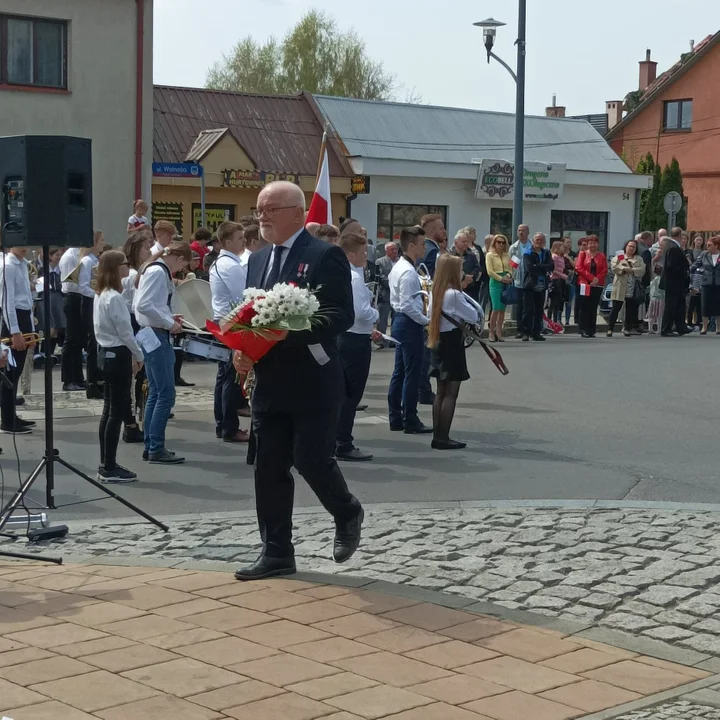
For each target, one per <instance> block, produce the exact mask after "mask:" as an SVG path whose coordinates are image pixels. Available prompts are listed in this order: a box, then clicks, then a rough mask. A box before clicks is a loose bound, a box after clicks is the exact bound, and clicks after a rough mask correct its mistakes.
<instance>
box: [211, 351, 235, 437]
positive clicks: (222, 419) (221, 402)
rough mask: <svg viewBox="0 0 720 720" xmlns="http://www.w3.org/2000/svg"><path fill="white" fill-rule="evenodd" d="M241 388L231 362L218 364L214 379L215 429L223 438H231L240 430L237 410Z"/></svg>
mask: <svg viewBox="0 0 720 720" xmlns="http://www.w3.org/2000/svg"><path fill="white" fill-rule="evenodd" d="M241 397H242V388H241V385H240V383H238V382H237V372H236V371H235V367H234V366H233V364H232V362H221V363H218V369H217V376H216V377H215V402H214V406H213V409H214V413H215V427H216V428H217V429H218V430H219V431H220V432H221V434H222V436H223V437H232V436H233V435H235V433H236V432H237V431H238V430H239V429H240V421H239V420H238V414H237V411H238V408H239V407H240V398H241Z"/></svg>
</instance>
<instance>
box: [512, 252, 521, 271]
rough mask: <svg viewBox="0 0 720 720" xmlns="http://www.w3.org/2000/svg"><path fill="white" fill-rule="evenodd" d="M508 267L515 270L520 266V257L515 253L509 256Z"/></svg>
mask: <svg viewBox="0 0 720 720" xmlns="http://www.w3.org/2000/svg"><path fill="white" fill-rule="evenodd" d="M510 267H511V268H512V269H513V270H516V269H517V268H519V267H520V258H519V257H518V256H517V255H513V256H512V257H511V258H510Z"/></svg>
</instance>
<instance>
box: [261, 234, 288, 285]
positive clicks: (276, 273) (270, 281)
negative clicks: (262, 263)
mask: <svg viewBox="0 0 720 720" xmlns="http://www.w3.org/2000/svg"><path fill="white" fill-rule="evenodd" d="M286 249H287V248H284V247H283V246H282V245H276V246H275V249H274V251H273V264H272V268H271V269H270V274H269V275H268V276H267V280H266V281H265V290H272V288H273V286H274V285H275V283H277V282H278V280H280V266H281V265H282V254H283V252H284V251H285V250H286Z"/></svg>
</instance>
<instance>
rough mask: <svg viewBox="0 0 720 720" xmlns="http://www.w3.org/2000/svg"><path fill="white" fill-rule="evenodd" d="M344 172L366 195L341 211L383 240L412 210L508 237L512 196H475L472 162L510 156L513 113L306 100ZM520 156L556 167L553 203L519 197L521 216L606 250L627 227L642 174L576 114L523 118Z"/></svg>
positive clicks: (633, 221) (620, 240)
mask: <svg viewBox="0 0 720 720" xmlns="http://www.w3.org/2000/svg"><path fill="white" fill-rule="evenodd" d="M315 100H316V102H317V103H318V105H319V106H320V109H321V111H322V112H323V113H324V115H325V116H326V118H327V119H328V120H329V122H330V123H331V125H332V126H333V128H334V130H335V132H336V133H337V135H338V137H339V138H340V141H341V143H342V144H343V145H344V146H345V149H346V151H347V153H348V156H349V161H350V163H351V165H352V167H353V170H354V171H355V172H356V173H357V174H358V175H362V176H365V177H366V179H369V183H368V185H369V193H367V194H359V195H357V197H355V198H353V199H352V202H351V206H350V212H351V214H352V217H354V218H355V219H356V220H358V221H359V222H361V223H362V224H363V225H364V226H365V227H366V228H367V230H368V233H369V235H370V236H371V237H374V238H377V242H378V244H383V243H384V242H386V241H387V240H389V239H391V238H395V239H397V237H398V235H399V232H400V229H401V228H402V227H404V226H406V225H411V224H416V223H417V222H419V220H420V217H422V215H424V214H427V213H429V212H437V213H439V214H440V215H442V216H443V217H444V218H445V223H446V226H447V228H448V233H449V235H450V236H451V237H452V236H453V235H454V233H455V232H456V231H457V230H458V229H460V228H462V227H465V226H468V225H470V226H473V227H475V228H476V230H477V233H478V236H479V237H480V238H482V237H483V236H484V235H486V234H489V233H493V234H494V233H503V234H506V235H508V236H509V237H512V236H514V235H515V233H514V232H513V230H512V193H510V194H509V195H506V196H505V197H504V198H502V199H501V198H500V197H499V196H496V197H493V198H489V197H487V196H484V197H476V186H477V184H478V174H479V172H480V171H481V165H480V163H481V161H482V160H498V161H507V160H510V161H511V160H512V156H513V148H512V136H513V132H514V117H513V116H512V115H503V114H499V113H485V112H479V111H469V110H460V109H455V108H433V107H427V106H418V105H402V104H396V103H378V102H369V101H358V100H346V99H341V98H327V97H321V96H316V97H315ZM526 127H527V128H528V132H527V133H526V146H527V149H526V161H527V162H542V163H547V164H553V165H558V166H560V167H562V166H565V169H564V172H563V173H562V174H563V176H564V182H563V184H562V187H561V189H560V190H559V192H556V193H551V194H557V195H558V197H557V198H555V199H547V200H526V201H525V203H524V208H523V220H524V222H525V223H526V224H527V225H529V226H530V230H531V232H533V233H534V232H543V233H545V234H546V235H547V236H548V238H550V239H552V238H555V237H571V238H572V239H573V240H574V241H575V242H576V241H577V239H578V238H579V237H582V236H585V235H587V234H590V233H593V234H597V235H598V237H599V238H600V241H601V247H602V249H604V250H605V251H606V252H610V253H613V252H614V251H615V250H618V249H619V248H621V247H622V246H623V244H624V243H625V242H626V241H627V240H629V239H631V238H632V237H633V236H634V234H635V233H636V232H637V230H636V227H637V217H638V205H639V192H640V190H642V189H646V188H647V187H648V182H649V178H647V177H645V176H642V175H636V174H634V173H632V172H631V171H630V169H629V168H628V167H627V166H626V165H625V163H623V162H622V160H620V158H618V157H617V155H616V154H615V153H614V152H613V151H612V149H610V148H609V147H608V145H607V143H605V141H604V140H603V139H602V138H601V136H600V135H599V134H598V133H597V132H596V131H595V130H594V129H593V128H592V126H590V125H589V124H588V123H587V122H586V121H584V120H565V119H556V118H546V117H538V118H527V121H526Z"/></svg>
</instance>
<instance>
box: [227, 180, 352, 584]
mask: <svg viewBox="0 0 720 720" xmlns="http://www.w3.org/2000/svg"><path fill="white" fill-rule="evenodd" d="M256 212H257V216H258V219H259V221H260V230H261V232H262V236H263V238H264V239H265V240H267V241H268V242H269V245H268V246H267V247H265V248H263V249H262V250H259V251H258V252H256V253H253V254H252V255H251V256H250V259H249V261H248V276H247V285H248V288H253V290H252V291H246V293H245V298H246V300H249V301H250V302H251V304H246V305H244V306H243V309H242V312H244V311H245V309H246V308H251V311H249V312H248V313H247V316H250V317H251V320H250V322H251V323H252V326H253V327H255V328H257V331H256V335H257V334H260V335H261V336H262V332H263V331H262V327H263V326H265V327H271V326H272V325H271V323H272V319H273V318H275V317H281V316H282V315H281V313H280V308H281V306H282V308H283V313H284V314H285V317H287V318H288V319H287V320H286V321H285V322H284V323H283V325H284V326H285V328H286V329H287V330H289V331H290V332H287V333H282V334H278V331H277V330H275V331H274V335H275V338H274V341H273V342H274V345H273V346H272V347H270V349H269V350H267V352H266V353H265V354H264V356H262V357H260V358H259V359H258V360H257V361H255V360H253V357H252V356H251V355H250V354H249V353H248V352H244V351H239V352H236V353H235V355H234V358H233V362H234V364H235V368H236V370H237V371H238V373H239V374H240V375H241V376H246V375H247V374H248V373H249V372H251V371H254V376H255V380H254V382H255V386H254V393H253V398H252V400H253V414H252V430H253V434H254V436H255V457H254V465H255V502H256V506H257V515H258V523H259V528H260V536H261V538H262V541H263V550H262V553H261V555H260V557H259V558H258V560H257V561H256V562H255V564H254V565H252V566H250V567H246V568H241V569H239V570H238V571H237V572H236V573H235V577H236V578H237V579H238V580H258V579H261V578H266V577H272V576H275V575H290V574H292V573H294V572H295V571H296V566H295V556H294V555H295V554H294V548H293V543H292V511H293V492H294V480H293V476H292V473H291V468H292V466H293V465H294V466H295V468H296V469H297V471H298V472H299V473H300V475H302V477H303V478H304V479H305V480H306V482H307V483H308V484H309V485H310V487H311V488H312V490H313V491H314V492H315V494H316V495H317V497H318V499H319V500H320V502H321V503H322V504H323V506H324V507H325V509H326V510H327V511H328V512H329V513H330V514H331V515H332V516H333V518H334V520H335V528H336V530H335V541H334V547H333V558H334V560H335V561H336V562H344V561H346V560H347V559H348V558H350V557H351V556H352V554H353V553H354V552H355V550H356V549H357V548H358V545H359V544H360V533H361V526H362V521H363V518H364V513H363V509H362V506H361V504H360V502H359V501H358V499H357V498H356V497H354V496H353V495H352V493H351V492H350V491H349V490H348V486H347V483H346V482H345V478H344V477H343V475H342V472H341V471H340V469H339V467H338V464H337V462H336V460H335V459H334V457H333V452H334V450H335V440H336V437H337V422H338V402H339V400H340V398H342V397H343V395H344V393H345V381H344V376H343V369H342V366H341V364H340V360H339V357H338V347H337V339H338V336H339V335H340V334H341V333H344V332H345V331H347V330H348V329H349V328H350V327H351V326H352V324H353V322H354V311H353V298H352V289H351V285H350V264H349V262H348V260H347V257H346V256H345V253H344V252H343V250H341V249H340V248H339V247H337V246H335V245H330V244H328V243H324V242H323V241H322V240H318V239H317V238H314V237H312V235H310V233H308V232H307V231H306V230H305V229H304V227H303V226H304V221H305V195H304V193H303V191H302V190H301V189H300V188H299V187H298V186H297V185H295V184H293V183H290V182H283V181H279V182H273V183H270V184H268V185H267V186H266V187H265V188H263V189H262V191H261V192H260V195H259V196H258V200H257V211H256ZM290 284H292V285H295V286H296V287H295V288H292V287H289V286H290ZM308 290H309V291H310V292H311V295H310V298H308V297H307V296H308V294H309V293H308V292H307V291H308ZM264 294H265V295H267V296H268V297H267V298H265V299H263V295H264ZM271 298H272V303H268V302H267V300H269V299H271ZM291 303H292V304H293V305H296V306H297V307H298V308H300V307H303V309H304V312H305V314H304V315H303V316H300V315H298V316H292V315H291V314H289V313H288V311H287V310H286V308H288V307H290V304H291ZM315 307H317V309H316V310H315ZM258 308H259V310H258ZM310 311H312V317H311V318H308V315H307V313H308V312H310ZM253 312H254V313H256V315H255V316H254V317H253V316H252V313H253ZM263 318H264V319H263ZM239 320H240V319H239V318H236V321H237V322H239ZM245 320H246V321H247V317H245ZM296 321H297V322H296ZM265 323H267V324H265ZM296 327H297V328H300V327H305V328H306V329H304V330H300V329H298V330H295V329H294V328H296ZM268 332H271V331H265V333H266V334H267V333H268ZM244 334H245V335H247V336H248V337H249V338H250V336H251V331H250V330H248V331H246V332H245V333H244ZM250 339H251V338H250ZM256 357H257V356H256Z"/></svg>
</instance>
